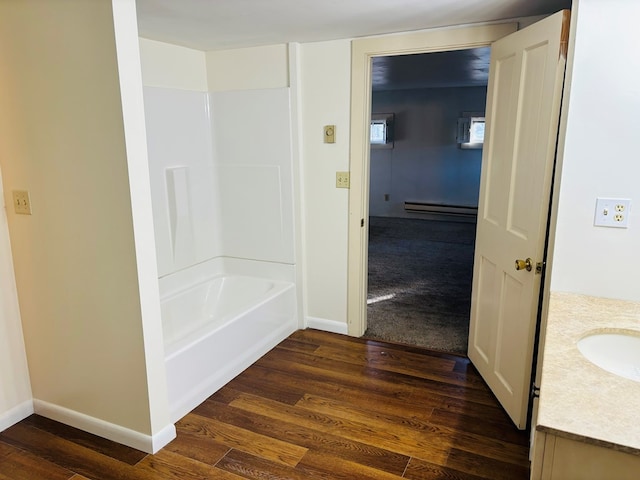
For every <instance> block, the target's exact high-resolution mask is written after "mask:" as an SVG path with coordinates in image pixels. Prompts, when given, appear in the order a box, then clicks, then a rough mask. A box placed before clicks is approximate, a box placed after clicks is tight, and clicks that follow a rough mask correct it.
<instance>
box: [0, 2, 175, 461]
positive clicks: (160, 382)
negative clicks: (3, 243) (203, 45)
mask: <svg viewBox="0 0 640 480" xmlns="http://www.w3.org/2000/svg"><path fill="white" fill-rule="evenodd" d="M61 25H64V28H61V27H60V26H61ZM136 46H137V27H136V14H135V3H134V2H133V0H118V1H116V2H114V4H113V8H112V4H111V2H98V3H94V2H90V3H86V2H77V1H74V0H60V1H57V2H41V1H37V0H25V1H22V2H2V3H1V4H0V59H1V60H0V61H1V62H2V68H1V69H0V84H2V87H3V88H1V89H0V104H2V106H3V108H2V109H1V110H0V130H2V132H3V141H2V142H1V144H0V159H1V168H2V171H3V183H4V194H5V202H7V203H9V204H11V200H10V195H11V190H14V189H26V190H29V191H30V194H31V200H32V204H33V215H31V216H17V215H16V214H14V213H13V212H12V211H11V210H9V211H8V212H7V213H8V217H9V218H8V220H9V231H10V235H11V245H12V249H13V260H14V266H15V271H16V284H17V290H18V292H19V300H20V312H21V316H22V321H23V328H24V336H25V344H26V350H27V357H28V361H29V370H30V374H31V384H32V389H33V396H34V398H35V405H36V412H39V411H40V413H43V414H45V415H47V416H51V417H52V418H56V419H59V420H63V421H65V422H67V423H70V424H72V425H75V426H79V427H81V428H84V429H87V430H89V431H93V432H94V433H99V434H102V435H104V436H107V437H108V438H112V439H115V440H117V441H121V442H123V443H128V444H130V445H135V446H136V447H137V448H142V449H145V450H148V451H151V450H154V449H156V447H159V446H161V444H163V443H166V442H167V441H169V440H170V439H171V437H172V435H175V430H174V429H173V425H171V424H170V422H169V415H168V404H167V396H166V386H165V378H164V365H163V363H162V333H161V325H160V317H159V314H160V305H159V296H158V286H157V271H156V268H155V259H154V256H153V252H152V251H151V252H150V251H149V250H153V235H152V232H153V229H152V227H151V222H152V219H151V202H150V193H149V191H148V188H149V187H148V185H149V182H148V172H147V168H146V147H145V142H144V117H143V110H142V85H141V79H140V63H139V57H138V49H137V48H136ZM132 47H133V48H132ZM150 247H151V248H150Z"/></svg>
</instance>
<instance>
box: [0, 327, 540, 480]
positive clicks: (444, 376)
mask: <svg viewBox="0 0 640 480" xmlns="http://www.w3.org/2000/svg"><path fill="white" fill-rule="evenodd" d="M176 428H177V431H178V437H177V438H176V439H175V440H174V441H173V442H171V443H170V444H169V445H168V446H167V447H165V448H164V449H163V450H161V451H160V452H158V453H157V454H156V455H147V454H144V453H142V452H139V451H137V450H134V449H131V448H128V447H123V446H121V445H118V444H115V443H113V442H110V441H108V440H104V439H101V438H99V437H95V436H93V435H90V434H87V433H84V432H81V431H79V430H76V429H74V428H71V427H67V426H65V425H62V424H59V423H57V422H54V421H51V420H48V419H46V418H43V417H39V416H37V415H32V416H31V417H29V418H27V419H25V420H23V421H22V422H20V423H18V424H16V425H14V426H12V427H10V428H8V429H7V430H5V431H4V432H2V433H0V480H4V479H13V480H21V479H29V480H39V479H51V480H70V479H73V480H86V479H90V480H124V479H126V480H132V479H133V480H136V479H187V480H188V479H222V480H227V479H228V480H231V479H261V480H262V479H269V480H276V479H278V480H279V479H292V480H299V479H337V480H341V479H344V480H354V479H381V480H387V479H388V480H391V479H398V478H408V479H414V480H431V479H449V480H472V479H494V480H500V479H505V480H506V479H508V480H518V479H528V478H529V461H528V451H529V449H528V435H527V433H526V432H520V431H518V430H517V429H516V428H515V427H514V426H513V425H512V424H511V422H510V420H509V419H508V417H507V416H506V414H505V413H504V412H503V411H502V409H501V408H500V407H499V405H498V403H497V401H496V399H495V398H494V396H493V395H492V394H491V392H490V391H489V389H488V388H487V387H486V385H485V384H484V383H483V381H482V380H481V378H480V377H479V375H478V373H477V372H476V371H475V369H474V368H473V367H472V366H471V365H470V363H469V361H468V360H467V359H466V358H464V357H457V356H453V355H447V354H442V353H436V352H430V351H427V350H421V349H418V348H411V347H405V346H401V345H393V344H386V343H381V342H376V341H370V340H369V341H368V340H363V339H356V338H351V337H347V336H343V335H336V334H331V333H326V332H320V331H316V330H304V331H298V332H296V333H294V334H293V335H291V336H290V337H289V338H288V339H286V340H284V341H283V342H282V343H281V344H280V345H278V346H277V347H276V348H274V349H273V350H272V351H271V352H269V353H268V354H267V355H265V356H264V357H263V358H261V359H260V360H258V361H257V362H256V363H255V364H254V365H252V366H251V367H249V369H247V370H246V371H245V372H243V373H242V374H241V375H240V376H238V377H237V378H235V379H234V380H233V381H231V382H230V383H229V384H227V385H226V386H225V387H223V388H222V389H221V390H219V391H218V392H217V393H215V394H214V395H212V396H211V397H210V398H209V399H207V400H206V401H205V402H204V403H202V404H201V405H199V406H198V407H197V408H196V409H195V410H193V411H192V412H191V413H189V414H188V415H186V416H185V417H184V418H183V419H182V420H180V421H179V422H178V423H177V424H176Z"/></svg>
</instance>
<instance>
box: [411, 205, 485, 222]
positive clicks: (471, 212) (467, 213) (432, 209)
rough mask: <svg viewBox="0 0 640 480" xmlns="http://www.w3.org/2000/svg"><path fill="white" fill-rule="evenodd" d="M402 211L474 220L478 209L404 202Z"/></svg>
mask: <svg viewBox="0 0 640 480" xmlns="http://www.w3.org/2000/svg"><path fill="white" fill-rule="evenodd" d="M404 210H405V211H406V212H414V213H433V214H437V215H455V216H457V217H469V218H475V217H477V216H478V207H467V206H463V205H441V204H438V203H423V202H404Z"/></svg>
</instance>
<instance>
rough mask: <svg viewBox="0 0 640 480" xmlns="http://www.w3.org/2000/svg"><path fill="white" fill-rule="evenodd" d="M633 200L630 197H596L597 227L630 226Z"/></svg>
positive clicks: (595, 221)
mask: <svg viewBox="0 0 640 480" xmlns="http://www.w3.org/2000/svg"><path fill="white" fill-rule="evenodd" d="M630 211H631V200H629V199H628V198H596V215H595V219H594V222H593V224H594V225H595V226H596V227H613V228H628V227H629V214H630V213H631V212H630Z"/></svg>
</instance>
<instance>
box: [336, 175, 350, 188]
mask: <svg viewBox="0 0 640 480" xmlns="http://www.w3.org/2000/svg"><path fill="white" fill-rule="evenodd" d="M349 184H350V178H349V172H336V188H349Z"/></svg>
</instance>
